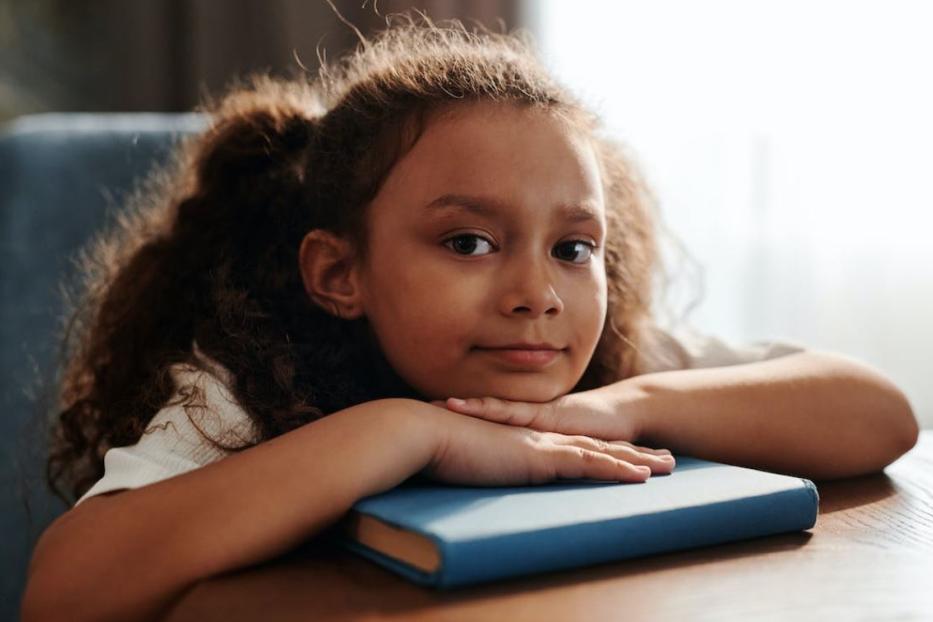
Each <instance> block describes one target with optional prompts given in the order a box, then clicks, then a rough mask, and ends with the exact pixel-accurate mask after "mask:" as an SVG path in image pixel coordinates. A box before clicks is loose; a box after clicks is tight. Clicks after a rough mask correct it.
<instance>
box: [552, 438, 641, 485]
mask: <svg viewBox="0 0 933 622" xmlns="http://www.w3.org/2000/svg"><path fill="white" fill-rule="evenodd" d="M552 455H553V459H554V462H555V465H554V466H555V467H556V468H555V471H556V476H557V477H558V478H564V479H604V480H609V481H616V482H618V481H623V482H643V481H645V480H646V479H648V478H649V477H650V476H651V469H649V468H648V467H646V466H639V465H634V464H630V463H628V462H626V461H624V460H619V459H617V458H614V457H612V456H610V455H609V454H606V453H603V452H601V451H594V450H592V449H586V448H584V447H576V446H573V445H556V446H555V447H554V451H553V452H552Z"/></svg>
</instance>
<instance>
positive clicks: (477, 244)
mask: <svg viewBox="0 0 933 622" xmlns="http://www.w3.org/2000/svg"><path fill="white" fill-rule="evenodd" d="M444 245H445V246H447V247H448V248H450V249H451V250H453V251H454V252H455V253H457V254H458V255H469V256H472V257H477V256H478V255H474V254H473V252H474V251H475V250H476V249H477V248H482V247H485V248H487V249H490V250H491V249H492V244H491V243H490V242H489V240H487V239H486V238H484V237H482V236H479V235H476V234H474V233H464V234H462V235H455V236H454V237H452V238H450V239H448V240H446V241H445V242H444ZM480 254H481V255H485V254H486V253H480Z"/></svg>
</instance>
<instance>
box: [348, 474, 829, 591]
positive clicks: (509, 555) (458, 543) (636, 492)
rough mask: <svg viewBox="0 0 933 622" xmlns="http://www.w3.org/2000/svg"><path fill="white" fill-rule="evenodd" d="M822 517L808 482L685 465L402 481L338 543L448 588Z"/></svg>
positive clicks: (351, 517) (364, 502)
mask: <svg viewBox="0 0 933 622" xmlns="http://www.w3.org/2000/svg"><path fill="white" fill-rule="evenodd" d="M410 481H411V480H410ZM818 508H819V496H818V494H817V490H816V486H814V485H813V482H811V481H809V480H806V479H801V478H798V477H790V476H787V475H778V474H775V473H767V472H764V471H757V470H754V469H747V468H742V467H736V466H730V465H725V464H719V463H716V462H709V461H706V460H699V459H697V458H691V457H687V456H677V468H676V469H675V470H674V472H673V473H671V474H670V475H656V476H653V477H651V478H650V479H648V481H646V482H644V483H637V484H627V483H625V484H624V483H616V482H605V481H597V480H561V481H560V482H557V483H551V484H543V485H535V486H520V487H472V486H450V485H443V484H439V483H438V484H435V483H433V482H427V483H423V482H421V483H417V484H410V483H406V484H403V485H401V486H399V487H397V488H394V489H392V490H389V491H386V492H384V493H381V494H378V495H373V496H370V497H366V498H364V499H360V500H359V501H358V502H357V503H356V504H355V505H354V506H353V509H352V510H351V511H350V512H349V513H348V514H347V516H346V517H345V519H344V521H343V523H342V525H341V531H340V533H341V540H340V541H341V543H342V544H343V545H344V546H346V547H348V548H349V549H350V550H352V551H354V552H356V553H359V554H360V555H363V556H364V557H366V558H368V559H370V560H372V561H375V562H376V563H378V564H381V565H382V566H385V567H386V568H388V569H389V570H392V571H393V572H396V573H398V574H400V575H402V576H403V577H406V578H408V579H410V580H412V581H414V582H416V583H419V584H421V585H427V586H431V587H434V588H440V589H446V588H451V587H456V586H461V585H469V584H474V583H481V582H486V581H492V580H495V579H500V578H504V577H511V576H518V575H528V574H534V573H539V572H545V571H551V570H558V569H562V568H575V567H580V566H587V565H591V564H597V563H601V562H608V561H613V560H620V559H626V558H631V557H639V556H643V555H650V554H655V553H664V552H669V551H676V550H682V549H688V548H694V547H700V546H708V545H713V544H720V543H723V542H730V541H734V540H743V539H746V538H754V537H758V536H765V535H770V534H776V533H782V532H788V531H799V530H802V529H809V528H810V527H813V525H814V524H816V515H817V510H818Z"/></svg>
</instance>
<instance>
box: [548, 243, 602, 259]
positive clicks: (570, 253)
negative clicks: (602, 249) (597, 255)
mask: <svg viewBox="0 0 933 622" xmlns="http://www.w3.org/2000/svg"><path fill="white" fill-rule="evenodd" d="M595 248H596V246H595V245H593V244H590V243H589V242H584V241H583V240H570V241H569V242H562V243H560V244H558V245H557V246H555V247H554V256H555V257H557V258H558V259H563V260H565V261H570V262H573V263H586V262H587V261H589V259H590V256H591V255H592V254H593V250H595Z"/></svg>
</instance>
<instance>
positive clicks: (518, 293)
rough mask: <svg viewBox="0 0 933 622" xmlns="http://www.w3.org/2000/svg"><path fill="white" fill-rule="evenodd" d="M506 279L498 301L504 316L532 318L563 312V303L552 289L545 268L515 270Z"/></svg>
mask: <svg viewBox="0 0 933 622" xmlns="http://www.w3.org/2000/svg"><path fill="white" fill-rule="evenodd" d="M503 276H506V275H503ZM506 278H507V279H508V280H507V283H508V285H507V289H506V290H505V293H504V294H503V296H502V299H501V300H500V308H501V310H502V312H503V313H504V314H506V315H516V314H519V315H524V316H526V317H529V318H533V317H538V316H539V315H542V314H543V315H557V314H559V313H560V312H561V311H563V310H564V302H563V300H561V298H560V296H559V295H558V294H557V291H556V290H555V289H554V283H553V280H552V279H551V278H550V275H549V274H548V270H547V268H546V267H543V266H541V267H530V268H529V269H525V270H517V271H515V273H513V274H512V275H510V276H507V277H506Z"/></svg>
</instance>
